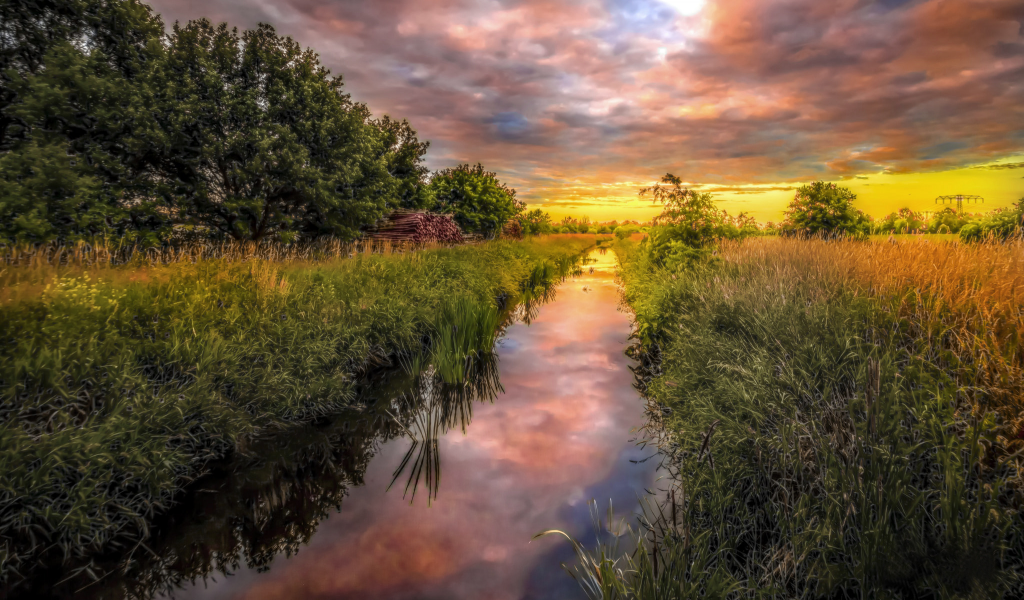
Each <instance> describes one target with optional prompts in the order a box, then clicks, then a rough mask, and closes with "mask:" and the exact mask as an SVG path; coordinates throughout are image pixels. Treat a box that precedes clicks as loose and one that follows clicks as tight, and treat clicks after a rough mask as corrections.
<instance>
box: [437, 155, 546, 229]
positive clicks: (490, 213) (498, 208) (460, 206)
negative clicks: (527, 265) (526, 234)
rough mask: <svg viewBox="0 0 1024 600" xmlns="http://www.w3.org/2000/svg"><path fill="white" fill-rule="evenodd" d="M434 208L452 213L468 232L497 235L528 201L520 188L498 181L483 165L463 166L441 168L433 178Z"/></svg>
mask: <svg viewBox="0 0 1024 600" xmlns="http://www.w3.org/2000/svg"><path fill="white" fill-rule="evenodd" d="M430 188H431V190H430V191H431V193H432V194H433V197H434V203H433V209H434V210H436V211H438V212H444V213H450V214H451V215H452V218H454V219H455V221H456V222H457V223H458V224H459V226H460V227H462V229H463V230H464V231H468V232H471V233H479V234H481V235H484V236H486V237H493V236H494V235H495V234H496V233H498V232H500V231H501V228H502V227H503V226H504V225H505V223H506V222H507V221H508V220H509V219H511V218H513V217H515V216H517V215H519V214H520V213H521V212H523V210H524V209H525V208H526V204H525V203H524V202H522V201H520V200H517V199H516V191H515V190H514V189H512V188H510V187H508V186H507V185H505V184H504V183H502V182H501V181H499V180H498V176H497V174H496V173H492V172H489V171H485V170H484V167H483V165H481V164H477V165H476V166H475V167H471V166H469V165H468V164H467V165H459V166H458V167H455V168H454V169H445V170H443V171H438V172H437V173H435V174H434V177H433V178H432V179H431V180H430Z"/></svg>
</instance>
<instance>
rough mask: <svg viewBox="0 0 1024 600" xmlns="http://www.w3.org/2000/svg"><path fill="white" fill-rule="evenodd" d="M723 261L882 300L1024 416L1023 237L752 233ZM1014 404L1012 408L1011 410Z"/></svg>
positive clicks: (961, 370) (970, 383)
mask: <svg viewBox="0 0 1024 600" xmlns="http://www.w3.org/2000/svg"><path fill="white" fill-rule="evenodd" d="M720 253H721V256H722V258H723V260H725V261H726V262H727V263H733V264H736V265H738V266H740V265H741V266H743V268H744V270H745V272H747V273H750V274H751V276H755V274H757V273H759V274H760V276H761V277H763V279H764V280H765V281H766V282H773V283H771V285H780V286H781V285H794V284H799V283H804V284H809V287H810V288H812V289H815V290H818V293H819V294H820V295H821V297H822V298H823V299H824V297H827V296H828V295H830V294H834V293H839V292H841V291H843V290H851V289H852V291H853V293H855V294H857V295H860V296H867V297H869V298H872V299H873V300H875V301H877V302H878V304H879V307H880V308H881V309H882V310H885V311H888V312H890V313H891V314H892V315H893V316H894V317H895V318H896V319H897V321H896V322H897V323H898V324H899V325H900V326H901V327H903V328H905V329H906V334H907V335H908V336H913V337H915V338H917V339H918V340H921V341H922V342H923V348H922V351H928V352H929V354H932V355H934V356H940V355H941V354H942V352H944V351H951V352H953V353H954V354H955V356H956V358H957V359H958V361H957V364H956V365H954V366H952V367H951V370H952V371H955V373H956V375H957V376H958V380H959V383H960V384H961V385H963V386H965V387H967V388H977V389H981V390H984V393H983V394H977V393H970V394H969V395H970V396H971V397H972V399H974V400H978V399H980V398H984V401H985V402H987V403H988V405H989V406H991V407H993V408H997V409H1003V410H1002V411H1001V412H1004V414H1006V416H1008V417H1010V418H1011V420H1012V421H1013V422H1014V427H1013V428H1012V431H1010V432H1008V433H1010V435H1011V436H1013V435H1016V434H1019V433H1020V430H1021V424H1022V423H1021V421H1022V419H1021V414H1022V413H1024V355H1022V352H1021V342H1022V340H1024V310H1022V309H1024V242H1022V241H1021V240H1015V241H1010V242H1006V243H980V244H961V243H957V242H937V243H936V242H929V241H872V242H854V241H824V240H798V239H786V238H781V239H780V238H752V239H747V240H744V241H741V242H727V243H724V244H723V245H722V247H721V250H720ZM1006 409H1009V410H1006Z"/></svg>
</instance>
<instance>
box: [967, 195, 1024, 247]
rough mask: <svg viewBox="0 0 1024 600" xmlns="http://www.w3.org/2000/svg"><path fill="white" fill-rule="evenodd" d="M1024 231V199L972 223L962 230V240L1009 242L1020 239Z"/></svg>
mask: <svg viewBox="0 0 1024 600" xmlns="http://www.w3.org/2000/svg"><path fill="white" fill-rule="evenodd" d="M1022 231H1024V198H1021V199H1020V200H1018V201H1017V203H1016V204H1014V205H1013V206H1012V207H1011V208H1009V209H1006V210H996V211H993V212H991V213H989V214H988V215H986V216H984V217H982V218H981V219H978V220H977V221H971V222H969V223H967V224H966V225H964V226H963V228H961V229H960V239H961V240H962V241H965V242H977V241H981V240H985V239H996V240H1007V239H1009V238H1011V237H1019V236H1020V235H1021V234H1022Z"/></svg>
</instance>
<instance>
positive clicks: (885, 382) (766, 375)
mask: <svg viewBox="0 0 1024 600" xmlns="http://www.w3.org/2000/svg"><path fill="white" fill-rule="evenodd" d="M615 251H616V253H617V254H618V256H619V260H620V264H621V271H620V277H621V280H622V282H623V285H624V289H625V297H626V301H627V302H628V303H629V304H630V306H631V307H632V308H633V309H634V311H635V315H636V322H637V323H636V333H637V335H638V337H639V338H641V340H642V342H643V351H644V352H645V353H646V355H645V357H644V358H645V360H644V365H645V367H646V368H644V369H642V370H641V371H640V372H639V376H640V377H639V379H640V382H639V383H640V385H641V387H643V388H644V391H645V393H646V395H647V397H648V398H649V400H650V401H651V403H652V408H653V409H654V410H653V411H652V418H653V419H654V421H655V423H654V425H655V427H654V430H655V431H657V432H659V435H660V436H661V439H660V440H659V441H660V442H661V447H662V451H663V453H665V455H666V465H667V466H668V467H669V468H671V469H672V470H673V471H674V477H673V481H672V483H673V488H672V490H671V492H670V497H671V498H673V499H674V500H672V501H670V503H671V504H674V505H675V506H666V507H664V509H663V510H664V513H663V514H659V513H658V512H657V511H654V512H653V514H649V515H648V518H649V520H650V521H651V523H652V524H653V525H654V527H653V529H654V533H648V534H647V536H646V539H645V541H644V544H645V545H646V547H647V550H648V553H649V554H647V555H642V556H641V558H640V559H637V560H636V561H635V562H634V563H633V566H634V567H635V570H634V571H633V572H632V573H630V570H629V569H626V572H627V575H626V577H625V579H622V578H618V579H617V580H616V578H614V576H612V577H611V578H609V577H608V576H609V575H611V570H610V569H609V570H607V572H606V573H605V575H606V576H605V578H604V580H605V582H606V584H607V583H608V582H609V581H612V584H611V585H612V587H614V586H616V585H620V584H621V586H620V587H621V590H624V591H628V593H622V594H621V596H614V597H629V598H645V597H654V596H653V595H650V596H649V595H648V594H653V590H660V591H661V592H662V593H664V592H667V591H670V590H671V591H673V592H674V593H675V594H676V597H688V596H689V595H691V594H696V593H701V594H705V593H706V594H707V595H708V596H715V595H716V594H724V593H726V592H727V591H732V592H735V593H739V594H740V595H746V594H763V593H770V594H775V595H782V596H785V597H798V596H800V597H803V596H809V597H833V596H836V595H839V596H842V597H851V596H860V597H887V598H911V597H914V598H917V597H921V596H922V594H924V595H925V596H928V597H932V596H934V597H947V598H967V597H978V598H980V597H985V598H993V597H1004V596H1005V595H1007V594H1009V595H1010V596H1014V594H1016V593H1019V592H1020V591H1021V587H1020V586H1021V585H1022V582H1021V579H1020V575H1021V573H1022V572H1024V543H1022V536H1021V532H1020V527H1019V523H1020V521H1019V519H1020V516H1019V512H1018V510H1019V507H1020V504H1021V498H1022V496H1021V483H1022V482H1021V472H1020V467H1021V466H1022V465H1021V460H1022V459H1021V457H1020V451H1021V443H1022V441H1021V438H1022V437H1024V436H1022V435H1021V413H1022V406H1021V400H1020V399H1021V397H1022V396H1021V394H1020V390H1021V383H1022V377H1021V373H1022V370H1021V368H1022V360H1024V358H1022V356H1021V354H1020V352H1019V350H1018V348H1019V343H1020V340H1021V336H1022V334H1024V321H1022V316H1021V313H1020V306H1021V305H1022V300H1024V259H1022V258H1021V257H1022V256H1024V254H1022V247H1021V245H1020V243H1019V242H1013V243H1008V244H981V245H970V246H967V245H958V244H949V243H938V244H937V243H934V242H902V241H901V242H897V243H888V242H881V243H880V242H866V243H865V242H824V241H802V240H791V239H771V238H757V239H748V240H746V241H743V242H735V243H723V244H722V245H720V246H719V248H718V250H717V252H716V253H715V254H716V255H715V256H714V257H713V258H712V259H711V260H709V261H705V262H699V263H698V264H696V265H695V266H692V267H690V268H684V269H681V270H678V271H675V272H669V271H666V270H664V269H661V268H658V267H657V266H655V265H654V264H653V263H652V262H651V261H650V260H649V259H648V257H647V255H646V253H645V252H644V251H643V249H642V247H641V246H640V245H638V244H636V243H632V242H620V243H618V244H616V246H615ZM668 515H671V516H668ZM655 540H656V543H655ZM654 554H657V559H655V558H654ZM598 589H601V588H600V587H599V588H598ZM609 589H610V588H609ZM669 595H672V594H669ZM605 597H612V596H608V595H607V593H606V596H605ZM659 597H661V596H659Z"/></svg>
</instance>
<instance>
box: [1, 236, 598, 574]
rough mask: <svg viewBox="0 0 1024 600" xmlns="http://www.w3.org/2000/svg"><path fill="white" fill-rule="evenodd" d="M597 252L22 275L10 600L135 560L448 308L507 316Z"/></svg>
mask: <svg viewBox="0 0 1024 600" xmlns="http://www.w3.org/2000/svg"><path fill="white" fill-rule="evenodd" d="M587 245H592V240H589V241H588V240H570V239H566V240H558V239H554V240H541V241H531V242H522V243H508V242H493V243H486V244H480V245H475V246H469V247H457V248H450V249H445V248H439V249H432V250H423V251H419V252H413V253H403V254H395V255H381V254H369V253H367V254H361V255H355V256H353V257H352V258H348V257H347V256H346V257H340V258H337V259H332V260H324V261H321V260H316V261H313V260H306V259H301V258H300V259H297V260H292V261H281V262H273V261H268V260H264V259H254V258H253V257H252V256H248V255H246V256H245V257H244V258H245V260H237V261H236V260H234V259H232V260H228V259H225V258H219V259H211V260H198V261H197V262H194V263H193V262H191V260H182V261H176V262H171V263H170V264H150V265H148V266H147V265H138V264H135V263H131V264H128V265H121V266H116V265H115V266H111V265H110V264H109V263H105V264H103V265H99V266H97V265H95V264H88V263H86V262H82V263H74V264H71V265H70V266H69V265H67V264H59V265H58V264H49V263H45V264H43V263H38V264H30V265H21V266H18V265H13V266H11V265H9V266H7V267H6V269H7V271H5V273H4V275H3V277H5V278H7V279H6V281H12V280H15V281H18V282H25V281H28V280H29V279H30V278H31V277H34V276H35V275H33V274H31V273H29V274H28V275H26V274H25V272H22V271H20V270H19V269H22V268H24V269H26V270H36V271H35V272H36V273H42V275H43V278H42V280H41V281H39V282H38V283H39V285H40V289H33V290H29V289H27V288H24V287H23V288H21V289H20V291H18V292H17V297H15V298H11V299H9V300H8V301H6V302H4V303H2V304H0V340H3V342H4V343H3V344H0V515H2V516H3V518H2V519H0V585H10V584H12V583H13V582H16V581H18V580H19V579H21V578H22V577H25V576H28V575H29V574H30V573H31V572H32V571H33V570H35V569H37V568H40V567H41V566H43V565H44V564H54V563H57V564H59V563H61V562H62V561H67V560H71V559H76V558H82V557H87V556H89V555H91V554H93V553H97V552H118V551H121V550H124V549H130V548H132V547H134V546H135V545H136V544H138V543H139V542H140V541H141V540H144V539H145V538H146V535H147V528H148V526H149V523H150V522H151V521H152V519H153V517H154V516H155V515H157V514H159V513H161V512H163V511H165V510H166V509H167V508H168V507H169V506H170V505H171V504H172V503H173V502H174V498H175V495H176V494H177V493H178V492H179V491H180V490H181V489H183V487H184V486H186V485H188V483H189V482H190V481H193V480H194V479H195V478H196V477H199V476H201V475H202V474H203V473H205V472H206V470H207V465H208V464H209V462H210V461H211V460H214V459H218V458H221V457H224V456H225V455H227V454H229V453H230V452H232V451H233V450H234V449H235V448H237V447H239V445H241V444H244V443H245V440H247V439H248V438H250V437H251V436H253V435H254V434H256V433H258V432H260V431H267V430H272V429H279V428H282V427H285V426H288V424H290V423H294V422H301V421H309V420H313V419H316V418H319V417H321V416H323V415H327V414H329V413H332V412H335V411H337V410H339V409H342V408H344V407H346V406H349V405H350V404H351V403H352V402H353V383H352V382H353V380H354V379H355V378H357V377H359V376H361V374H363V373H366V372H368V371H371V370H373V369H375V368H378V367H380V366H384V365H390V364H392V362H393V359H394V357H396V356H397V355H399V354H410V353H413V352H419V351H420V350H421V349H422V348H423V347H424V339H425V338H426V339H428V340H429V339H430V335H431V334H432V332H433V331H434V330H435V327H436V324H437V322H438V321H437V314H438V311H439V309H440V308H441V307H442V306H444V305H445V303H448V302H452V301H459V300H458V299H467V300H466V302H468V301H469V300H472V302H474V303H476V304H477V305H481V306H489V305H494V304H495V298H498V297H502V298H503V297H507V296H508V295H509V294H516V293H517V292H518V291H519V289H520V284H521V282H522V281H524V280H526V279H527V278H528V276H529V275H530V273H532V272H533V269H534V266H535V265H537V264H539V263H541V262H543V261H558V260H563V259H567V258H570V257H573V256H576V255H578V254H579V253H580V252H581V251H582V250H583V249H584V248H585V247H586V246H587ZM476 341H477V342H479V341H480V339H479V336H478V337H477V340H476Z"/></svg>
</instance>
